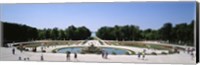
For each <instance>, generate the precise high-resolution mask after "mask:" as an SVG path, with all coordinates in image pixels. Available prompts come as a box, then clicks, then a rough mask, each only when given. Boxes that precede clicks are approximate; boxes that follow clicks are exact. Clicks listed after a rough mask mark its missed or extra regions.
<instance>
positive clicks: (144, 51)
mask: <svg viewBox="0 0 200 65" xmlns="http://www.w3.org/2000/svg"><path fill="white" fill-rule="evenodd" d="M145 53H146V50H143V52H142V59H143V60H144V58H145Z"/></svg>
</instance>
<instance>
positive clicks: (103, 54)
mask: <svg viewBox="0 0 200 65" xmlns="http://www.w3.org/2000/svg"><path fill="white" fill-rule="evenodd" d="M101 54H102V58H104V56H105V52H104V51H103V50H102V52H101Z"/></svg>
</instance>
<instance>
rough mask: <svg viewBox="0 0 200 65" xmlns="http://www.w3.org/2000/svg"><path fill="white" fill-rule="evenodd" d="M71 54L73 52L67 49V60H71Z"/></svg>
mask: <svg viewBox="0 0 200 65" xmlns="http://www.w3.org/2000/svg"><path fill="white" fill-rule="evenodd" d="M70 54H71V52H69V51H67V61H69V60H70Z"/></svg>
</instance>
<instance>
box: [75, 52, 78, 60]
mask: <svg viewBox="0 0 200 65" xmlns="http://www.w3.org/2000/svg"><path fill="white" fill-rule="evenodd" d="M77 57H78V56H77V53H76V52H75V53H74V58H75V59H76V60H77Z"/></svg>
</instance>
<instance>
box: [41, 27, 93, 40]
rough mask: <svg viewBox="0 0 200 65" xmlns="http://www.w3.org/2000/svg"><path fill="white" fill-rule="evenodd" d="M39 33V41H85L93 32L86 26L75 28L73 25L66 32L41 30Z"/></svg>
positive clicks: (56, 29) (54, 29) (55, 29)
mask: <svg viewBox="0 0 200 65" xmlns="http://www.w3.org/2000/svg"><path fill="white" fill-rule="evenodd" d="M38 33H39V35H38V39H51V40H84V39H88V38H89V37H90V35H91V31H90V30H89V29H88V28H86V27H85V26H82V27H75V26H73V25H71V26H69V27H68V28H66V29H64V30H62V29H58V28H53V29H49V28H48V29H39V30H38Z"/></svg>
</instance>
